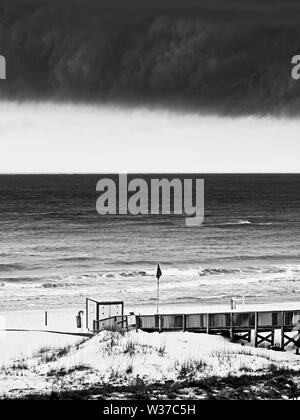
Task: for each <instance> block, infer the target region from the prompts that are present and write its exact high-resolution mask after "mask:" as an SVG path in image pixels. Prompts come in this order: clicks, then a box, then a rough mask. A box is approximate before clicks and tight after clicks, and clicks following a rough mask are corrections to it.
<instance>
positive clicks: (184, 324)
mask: <svg viewBox="0 0 300 420" xmlns="http://www.w3.org/2000/svg"><path fill="white" fill-rule="evenodd" d="M182 330H183V331H185V330H186V315H185V314H184V315H182Z"/></svg>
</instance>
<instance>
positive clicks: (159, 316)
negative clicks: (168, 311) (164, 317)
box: [158, 315, 161, 332]
mask: <svg viewBox="0 0 300 420" xmlns="http://www.w3.org/2000/svg"><path fill="white" fill-rule="evenodd" d="M158 332H161V315H158Z"/></svg>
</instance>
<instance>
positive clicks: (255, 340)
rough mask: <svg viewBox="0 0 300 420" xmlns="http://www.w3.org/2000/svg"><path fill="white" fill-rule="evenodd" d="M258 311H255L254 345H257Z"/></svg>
mask: <svg viewBox="0 0 300 420" xmlns="http://www.w3.org/2000/svg"><path fill="white" fill-rule="evenodd" d="M257 343H258V313H257V312H255V327H254V347H257V346H258V344H257Z"/></svg>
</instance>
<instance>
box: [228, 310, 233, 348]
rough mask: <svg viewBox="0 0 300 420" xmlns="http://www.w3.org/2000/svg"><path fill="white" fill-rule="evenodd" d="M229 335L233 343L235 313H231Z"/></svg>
mask: <svg viewBox="0 0 300 420" xmlns="http://www.w3.org/2000/svg"><path fill="white" fill-rule="evenodd" d="M229 334H230V341H233V313H232V312H231V313H230V330H229Z"/></svg>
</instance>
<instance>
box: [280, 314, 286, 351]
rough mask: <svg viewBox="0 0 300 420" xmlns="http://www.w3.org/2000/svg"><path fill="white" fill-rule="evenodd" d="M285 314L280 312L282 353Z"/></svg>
mask: <svg viewBox="0 0 300 420" xmlns="http://www.w3.org/2000/svg"><path fill="white" fill-rule="evenodd" d="M284 318H285V312H283V311H282V312H281V344H280V347H281V350H282V351H284V341H285V340H284V321H285V319H284Z"/></svg>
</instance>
